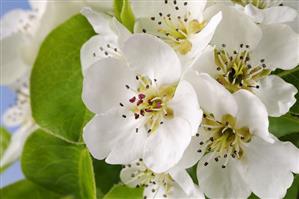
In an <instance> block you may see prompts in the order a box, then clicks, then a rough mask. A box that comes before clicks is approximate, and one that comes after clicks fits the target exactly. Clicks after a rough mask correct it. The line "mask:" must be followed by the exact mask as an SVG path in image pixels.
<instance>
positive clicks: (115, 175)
mask: <svg viewBox="0 0 299 199" xmlns="http://www.w3.org/2000/svg"><path fill="white" fill-rule="evenodd" d="M93 167H94V173H95V179H96V186H97V188H98V189H100V190H101V192H102V193H103V194H106V193H107V192H108V191H109V190H110V189H111V187H112V186H113V185H114V184H117V183H119V181H120V178H119V174H120V170H121V166H119V165H110V164H107V163H106V162H105V161H104V160H95V159H94V161H93Z"/></svg>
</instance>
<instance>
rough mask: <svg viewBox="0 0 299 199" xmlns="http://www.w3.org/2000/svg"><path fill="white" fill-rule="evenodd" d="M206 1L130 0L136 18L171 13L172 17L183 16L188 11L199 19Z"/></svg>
mask: <svg viewBox="0 0 299 199" xmlns="http://www.w3.org/2000/svg"><path fill="white" fill-rule="evenodd" d="M206 3H207V1H206V0H201V1H186V0H176V1H169V0H168V1H164V0H158V1H157V0H147V1H138V0H133V1H132V2H131V4H132V7H133V11H134V14H135V16H136V17H137V18H140V17H148V18H150V17H158V18H159V17H160V15H159V13H162V16H166V15H167V14H171V16H173V17H177V16H181V17H184V16H185V15H187V14H188V13H189V14H190V15H191V17H192V18H195V19H200V18H201V17H202V13H203V10H204V8H205V6H206Z"/></svg>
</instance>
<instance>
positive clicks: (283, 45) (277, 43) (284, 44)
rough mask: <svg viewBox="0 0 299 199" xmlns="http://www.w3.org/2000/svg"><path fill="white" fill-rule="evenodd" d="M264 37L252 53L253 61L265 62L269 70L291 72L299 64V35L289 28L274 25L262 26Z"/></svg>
mask: <svg viewBox="0 0 299 199" xmlns="http://www.w3.org/2000/svg"><path fill="white" fill-rule="evenodd" d="M262 30H263V37H262V40H261V42H260V43H259V45H258V46H257V48H256V49H255V50H254V51H253V52H252V55H251V57H252V61H253V62H255V63H259V61H260V60H261V59H264V60H265V64H266V65H267V67H268V68H270V69H272V70H274V69H276V68H281V69H284V70H289V69H292V68H294V67H296V66H297V64H298V63H299V56H298V55H299V46H298V44H299V35H298V34H297V33H295V32H294V31H293V30H292V29H291V28H290V27H289V26H287V25H284V24H273V25H267V26H262Z"/></svg>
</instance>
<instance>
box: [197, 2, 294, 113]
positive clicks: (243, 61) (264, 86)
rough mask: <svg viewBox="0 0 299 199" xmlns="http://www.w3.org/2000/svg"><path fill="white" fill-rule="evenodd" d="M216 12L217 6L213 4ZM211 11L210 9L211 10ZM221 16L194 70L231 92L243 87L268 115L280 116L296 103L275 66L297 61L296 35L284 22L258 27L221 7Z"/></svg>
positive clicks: (287, 66) (288, 66) (291, 65)
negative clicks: (208, 76) (273, 73)
mask: <svg viewBox="0 0 299 199" xmlns="http://www.w3.org/2000/svg"><path fill="white" fill-rule="evenodd" d="M214 9H215V10H214V12H218V10H219V6H215V7H214ZM211 10H212V9H211ZM221 11H222V13H223V16H224V19H223V20H222V22H221V23H220V24H219V26H218V28H217V30H216V32H215V35H214V38H213V40H212V42H211V44H212V45H214V46H212V47H209V48H207V49H206V50H205V52H204V53H203V54H202V55H201V56H200V57H199V58H198V60H197V61H195V63H194V65H193V69H194V70H195V71H198V72H205V73H208V74H209V75H211V76H212V77H213V78H215V79H216V80H217V81H218V82H219V83H221V84H222V85H223V86H224V87H225V88H227V89H228V90H229V91H230V92H232V93H234V92H237V91H239V90H240V89H246V90H248V91H250V92H252V93H254V94H255V95H256V96H258V97H259V98H260V100H261V101H262V102H263V103H264V104H265V106H266V108H267V111H268V113H269V115H270V116H281V115H283V114H285V113H287V112H288V110H289V108H290V107H291V106H292V105H293V104H294V103H295V102H296V98H295V94H296V93H297V89H296V88H295V87H294V86H293V85H292V84H289V83H287V82H285V81H284V80H283V79H282V78H281V77H279V76H277V75H272V74H271V72H272V71H274V70H275V69H277V68H279V69H283V70H290V69H293V68H295V67H296V66H297V64H298V63H299V56H298V54H299V46H298V43H299V35H298V34H297V33H295V32H294V31H293V30H292V29H291V28H290V27H289V26H287V25H285V24H273V25H267V26H257V25H256V24H255V23H253V22H252V21H251V20H250V19H249V18H248V17H247V16H246V15H244V14H242V13H240V12H238V11H236V10H235V9H233V8H229V7H222V9H221Z"/></svg>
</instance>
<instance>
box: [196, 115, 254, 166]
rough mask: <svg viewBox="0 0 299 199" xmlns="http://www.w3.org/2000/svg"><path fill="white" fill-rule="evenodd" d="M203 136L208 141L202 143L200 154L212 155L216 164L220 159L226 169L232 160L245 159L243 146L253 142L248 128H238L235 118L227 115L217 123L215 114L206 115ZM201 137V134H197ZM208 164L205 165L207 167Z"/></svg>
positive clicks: (202, 125) (203, 122)
mask: <svg viewBox="0 0 299 199" xmlns="http://www.w3.org/2000/svg"><path fill="white" fill-rule="evenodd" d="M201 127H202V128H203V131H201V132H202V134H203V135H202V136H203V137H204V138H205V139H207V140H203V141H201V142H200V143H199V144H200V149H199V150H198V151H197V152H199V153H201V152H204V153H212V156H211V158H214V160H215V161H216V162H218V161H219V159H220V158H225V159H226V161H225V163H224V164H223V165H222V168H225V167H226V165H227V163H228V161H229V159H230V158H236V159H241V158H242V157H243V154H244V152H243V149H242V146H243V144H245V143H248V142H250V141H251V137H252V134H251V133H250V131H249V129H248V128H247V127H242V128H238V127H237V126H236V120H235V118H234V117H233V116H231V115H229V114H227V115H224V116H223V117H222V120H221V121H217V120H216V119H215V117H214V116H213V114H204V115H203V121H202V124H201ZM196 136H199V134H196ZM207 165H208V162H205V163H204V166H207Z"/></svg>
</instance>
